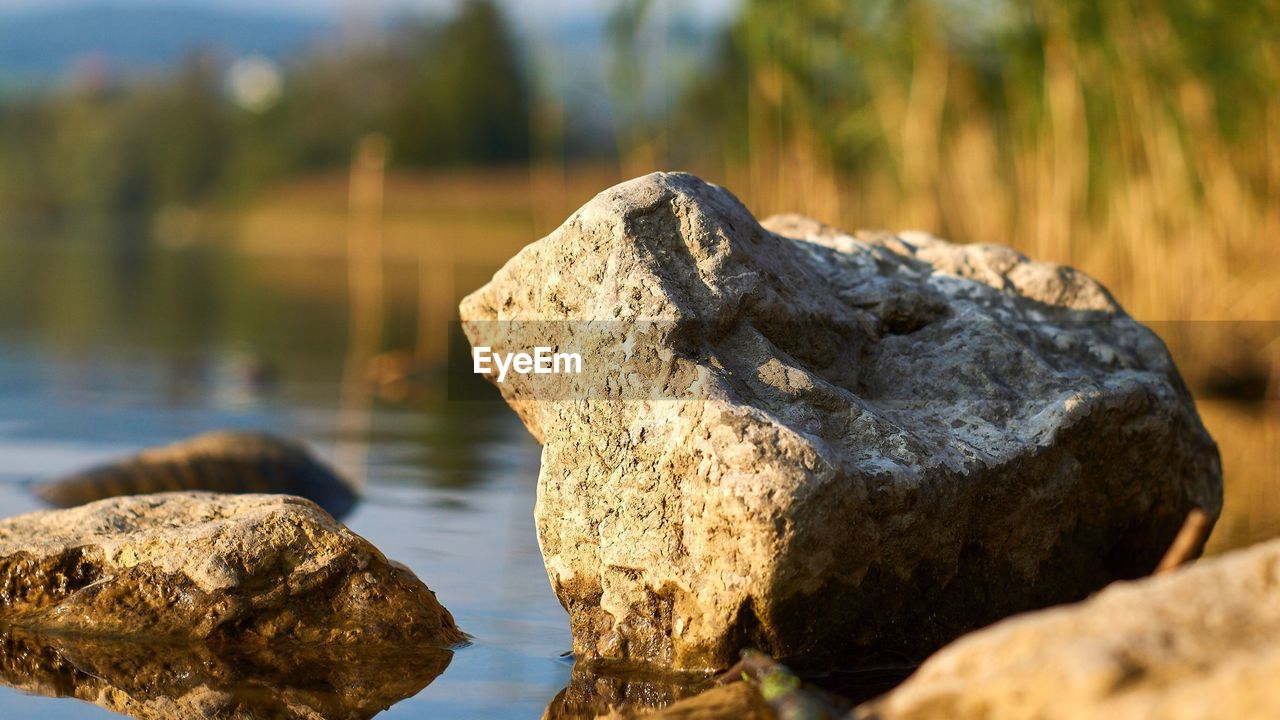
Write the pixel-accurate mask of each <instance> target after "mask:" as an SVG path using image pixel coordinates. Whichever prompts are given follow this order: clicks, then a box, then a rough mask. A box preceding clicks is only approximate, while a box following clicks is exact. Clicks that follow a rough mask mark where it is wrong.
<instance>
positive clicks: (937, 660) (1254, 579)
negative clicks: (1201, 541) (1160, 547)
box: [857, 541, 1280, 720]
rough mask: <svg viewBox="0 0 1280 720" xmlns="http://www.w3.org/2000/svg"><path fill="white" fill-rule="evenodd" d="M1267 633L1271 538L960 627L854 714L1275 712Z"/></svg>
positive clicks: (1274, 566)
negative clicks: (1056, 603) (983, 625)
mask: <svg viewBox="0 0 1280 720" xmlns="http://www.w3.org/2000/svg"><path fill="white" fill-rule="evenodd" d="M1277 637H1280V541H1272V542H1270V543H1267V544H1264V545H1260V546H1257V547H1254V548H1250V549H1248V550H1243V551H1239V552H1235V553H1232V554H1230V555H1227V556H1224V557H1221V558H1214V559H1212V560H1203V561H1201V562H1199V563H1197V564H1196V565H1194V566H1192V567H1190V568H1187V569H1184V570H1180V571H1178V572H1175V573H1171V574H1168V575H1163V576H1160V577H1156V578H1151V579H1148V580H1141V581H1138V582H1132V583H1117V584H1116V585H1113V586H1111V587H1109V588H1107V589H1106V590H1104V591H1102V592H1101V593H1099V594H1098V595H1097V596H1096V597H1094V598H1092V599H1090V600H1089V601H1087V602H1084V603H1080V604H1078V605H1072V606H1069V607H1063V608H1054V609H1050V610H1043V611H1040V612H1035V613H1030V614H1027V615H1022V616H1019V617H1015V618H1010V619H1008V620H1005V621H1004V622H1001V623H999V624H997V625H994V626H992V627H990V628H987V629H985V630H981V631H979V632H976V633H973V634H972V635H968V636H966V637H964V638H961V639H960V640H958V641H956V642H955V643H953V644H951V645H949V646H948V647H946V648H944V649H942V650H941V651H939V652H938V653H937V654H936V655H934V656H933V657H931V658H930V659H929V660H928V661H927V662H925V663H924V665H922V666H921V667H920V669H919V670H918V671H917V672H916V674H915V675H914V676H912V677H911V679H909V680H907V682H906V683H904V684H903V685H902V686H901V687H899V688H898V689H897V690H895V691H893V692H891V693H889V694H888V695H887V696H885V697H884V698H882V699H880V700H877V701H875V702H872V703H869V704H867V705H864V706H863V707H861V708H860V709H859V712H858V713H857V716H858V717H859V718H865V719H871V718H875V719H876V720H925V719H926V718H940V717H941V718H956V719H957V720H965V719H966V718H975V719H976V718H983V720H1002V719H1003V718H1031V717H1034V718H1042V719H1043V720H1055V719H1056V718H1063V719H1064V720H1065V719H1067V718H1116V719H1117V720H1127V719H1129V718H1133V719H1135V720H1136V719H1137V718H1162V719H1167V720H1178V719H1180V718H1188V719H1189V718H1274V717H1280V686H1277V685H1276V678H1280V644H1277V643H1276V638H1277Z"/></svg>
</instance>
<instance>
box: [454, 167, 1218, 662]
mask: <svg viewBox="0 0 1280 720" xmlns="http://www.w3.org/2000/svg"><path fill="white" fill-rule="evenodd" d="M461 311H462V318H463V322H464V328H465V330H466V332H467V334H468V337H469V339H470V340H471V342H472V345H473V346H487V347H490V348H492V351H493V352H517V351H519V352H530V351H531V350H532V349H533V348H535V347H538V346H547V347H552V348H556V349H557V350H558V351H562V352H569V351H572V352H577V353H580V354H581V356H582V358H583V369H582V373H581V374H577V375H571V374H565V375H539V374H527V375H521V374H516V373H511V374H509V375H508V377H507V378H506V379H505V382H502V383H499V384H498V387H499V388H500V389H501V391H502V393H503V395H504V397H505V399H506V400H507V402H508V403H509V404H510V405H511V406H512V407H513V408H514V409H515V410H516V412H517V413H519V415H520V417H521V418H522V419H523V420H524V422H525V424H526V426H527V427H528V428H529V430H530V431H531V432H532V433H533V434H534V435H535V436H536V437H537V438H538V439H539V440H540V441H541V442H542V443H543V444H544V449H543V455H542V469H541V474H540V478H539V491H538V502H537V508H536V518H537V527H538V533H539V539H540V543H541V548H542V552H543V556H544V560H545V562H546V566H547V570H548V573H549V575H550V578H551V582H552V585H553V586H554V588H555V591H556V593H557V595H558V596H559V598H560V600H561V602H562V603H563V604H564V606H565V607H566V609H567V610H568V612H569V615H570V620H571V625H572V629H573V635H574V650H575V653H576V654H577V655H578V657H579V658H582V659H585V660H588V661H594V660H601V659H610V660H620V661H633V662H640V663H646V664H652V665H657V666H662V667H666V668H675V669H689V670H705V669H710V668H723V667H726V666H728V665H729V664H731V663H732V662H733V661H734V660H735V659H736V657H737V653H738V650H739V649H741V648H744V647H756V648H759V649H761V650H763V651H765V652H767V653H769V654H771V655H772V656H774V657H776V658H778V659H779V660H781V661H783V662H786V663H788V664H790V665H792V666H793V667H796V668H797V669H798V670H804V669H805V668H807V667H809V666H811V665H813V664H817V663H832V662H845V661H857V660H859V659H866V658H867V657H868V654H870V653H899V654H905V655H907V656H909V657H914V658H919V657H923V655H924V654H927V653H928V652H930V651H932V650H933V649H936V648H937V647H940V646H941V645H942V644H944V643H945V642H947V641H949V640H952V639H954V638H955V637H957V636H959V635H960V634H962V633H964V632H966V631H968V630H972V629H974V628H977V627H981V626H984V625H987V624H989V623H991V622H993V621H995V620H998V619H1000V618H1003V617H1006V616H1008V615H1011V614H1014V613H1016V612H1020V611H1024V610H1028V609H1032V608H1038V607H1043V606H1046V605H1050V604H1054V603H1060V602H1066V601H1073V600H1079V599H1082V598H1083V597H1085V596H1086V595H1087V594H1088V593H1090V592H1092V591H1094V590H1097V589H1099V588H1101V587H1102V586H1104V585H1106V584H1107V583H1109V582H1111V581H1113V580H1115V579H1117V578H1129V577H1136V576H1139V575H1142V574H1145V573H1147V572H1149V571H1150V570H1151V569H1152V568H1153V567H1155V565H1156V564H1157V562H1158V561H1159V559H1160V557H1161V554H1162V553H1163V552H1164V550H1165V549H1166V547H1167V546H1168V545H1169V542H1170V540H1171V539H1172V538H1173V537H1174V535H1175V533H1176V532H1177V530H1178V528H1179V526H1180V525H1181V523H1182V521H1183V519H1184V518H1185V517H1186V515H1187V513H1188V512H1189V511H1190V510H1191V509H1192V508H1195V507H1201V508H1204V509H1205V510H1206V512H1207V513H1208V514H1209V516H1210V517H1212V518H1216V517H1217V514H1218V512H1219V510H1220V506H1221V493H1222V481H1221V471H1220V467H1219V461H1218V453H1217V448H1216V446H1215V444H1214V443H1213V441H1212V440H1211V439H1210V438H1209V436H1208V434H1207V433H1206V432H1205V430H1204V427H1203V426H1202V424H1201V423H1200V420H1199V417H1198V416H1197V414H1196V410H1195V407H1194V404H1193V402H1192V400H1191V397H1190V395H1189V394H1188V392H1187V390H1186V388H1185V386H1184V384H1183V382H1182V380H1181V379H1180V378H1179V376H1178V373H1177V370H1176V368H1175V367H1174V365H1173V363H1172V361H1171V359H1170V357H1169V355H1168V353H1167V352H1166V350H1165V348H1164V346H1163V344H1162V343H1161V342H1160V340H1159V339H1158V338H1157V337H1156V336H1155V335H1154V334H1153V333H1151V332H1150V331H1148V330H1147V329H1145V328H1144V327H1142V326H1141V325H1140V324H1138V323H1137V322H1135V321H1134V320H1132V319H1131V318H1130V317H1128V316H1127V315H1126V314H1125V313H1124V312H1123V311H1122V310H1121V309H1120V307H1119V306H1118V305H1117V304H1116V303H1115V301H1114V300H1112V298H1111V297H1110V296H1109V295H1108V294H1107V292H1106V290H1104V289H1103V288H1102V287H1101V286H1100V285H1099V284H1098V283H1097V282H1095V281H1094V280H1092V279H1090V278H1088V277H1087V276H1085V275H1083V274H1081V273H1079V272H1077V271H1075V270H1072V269H1070V268H1066V267H1061V266H1057V265H1052V264H1047V263H1042V262H1035V261H1031V260H1028V259H1027V258H1025V257H1023V256H1022V255H1019V254H1018V253H1017V252H1015V251H1013V250H1011V249H1008V248H1005V247H998V246H989V245H984V246H959V245H952V244H950V243H947V242H944V241H941V240H937V239H935V238H932V237H929V236H927V235H922V234H900V235H892V234H883V233H876V234H859V235H856V236H851V235H846V234H843V233H840V232H837V231H835V230H832V229H831V228H828V227H825V226H823V225H820V224H819V223H817V222H814V221H811V220H806V219H803V218H798V217H780V218H775V219H773V220H770V221H766V223H765V225H764V226H763V227H762V226H761V225H760V224H758V223H757V222H756V220H755V219H754V218H753V217H752V216H751V215H750V214H749V213H748V212H747V210H746V209H745V208H743V206H742V205H741V204H740V203H739V202H738V201H737V200H736V199H735V198H734V197H733V196H732V195H731V194H729V193H728V192H727V191H725V190H723V189H721V188H718V187H715V186H713V185H709V184H706V183H704V182H702V181H700V180H698V179H697V178H695V177H693V176H691V175H685V174H654V175H649V176H646V177H643V178H639V179H637V180H633V181H630V182H627V183H624V184H622V185H619V186H617V187H615V188H613V189H610V190H608V191H606V192H604V193H601V194H600V195H599V196H597V197H596V198H595V199H594V200H592V201H591V202H590V203H588V204H587V205H586V206H585V207H583V208H582V209H581V210H579V211H578V212H576V213H575V214H574V215H573V216H572V217H570V218H569V219H568V220H567V221H566V222H565V224H564V225H562V226H561V227H560V228H559V229H557V230H556V231H555V232H553V233H552V234H551V235H550V236H548V237H547V238H545V239H543V240H541V241H539V242H536V243H534V244H532V245H530V246H529V247H527V248H525V249H524V250H522V251H521V252H520V253H519V254H518V255H517V256H516V257H515V258H514V259H512V260H511V261H510V262H508V263H507V265H506V266H505V267H504V268H503V269H502V270H501V271H499V272H498V273H497V275H495V277H494V278H493V280H492V281H491V282H490V283H489V284H488V285H486V286H485V287H483V288H481V289H480V290H479V291H477V292H475V293H474V294H472V295H471V296H469V297H468V298H466V299H465V300H464V301H463V303H462V308H461ZM898 657H901V655H898Z"/></svg>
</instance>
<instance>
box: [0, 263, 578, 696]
mask: <svg viewBox="0 0 1280 720" xmlns="http://www.w3.org/2000/svg"><path fill="white" fill-rule="evenodd" d="M0 253H2V254H0V273H2V276H0V306H2V307H3V309H2V310H0V316H2V317H3V326H2V327H0V457H2V458H3V459H4V461H3V463H0V515H3V516H9V515H14V514H18V513H22V512H27V511H30V510H36V509H40V508H41V504H40V502H39V501H38V500H36V499H35V498H34V497H33V496H32V494H31V493H30V492H29V488H28V486H29V485H30V483H32V482H34V481H36V480H39V479H42V478H47V477H50V476H55V475H58V474H59V473H63V472H67V471H71V470H75V469H77V468H82V467H84V466H87V465H92V464H94V463H97V462H100V461H103V460H106V459H109V458H114V457H117V456H119V455H122V454H128V453H132V452H134V451H136V450H138V449H139V448H142V447H146V446H150V445H156V444H161V443H166V442H170V441H173V440H178V439H181V438H184V437H187V436H189V435H192V434H195V433H199V432H202V431H205V430H210V429H215V428H258V429H268V430H271V431H273V432H278V433H281V434H284V435H288V436H293V437H298V438H302V439H304V440H306V441H308V442H309V443H310V444H312V446H313V447H314V448H315V449H316V450H317V452H318V453H319V454H320V455H322V456H324V457H326V458H327V459H329V460H332V461H336V462H338V463H339V464H340V465H341V466H343V468H344V470H346V471H347V472H348V473H349V474H352V475H356V476H363V478H364V481H365V483H366V487H365V497H364V500H363V502H362V503H361V504H360V505H358V506H357V508H356V509H355V510H354V511H353V512H352V513H351V514H350V515H348V516H347V517H346V518H345V522H346V523H347V525H349V526H350V527H351V528H352V529H353V530H354V531H355V532H357V533H359V534H360V535H362V536H364V537H365V538H367V539H369V540H370V541H371V542H372V543H373V544H374V545H376V546H377V547H378V548H379V549H381V550H382V551H383V552H384V553H386V555H387V556H388V557H390V558H393V559H396V560H399V561H401V562H404V563H406V564H407V565H409V566H410V567H411V568H413V570H414V571H415V572H416V573H417V574H418V575H419V576H420V577H421V578H422V579H423V580H424V581H425V582H426V583H427V584H428V585H429V586H431V588H432V589H433V590H435V591H436V593H437V595H438V597H439V599H440V600H441V602H442V603H443V604H444V605H445V606H446V607H448V608H449V609H450V610H451V611H452V612H453V614H454V616H455V617H456V619H457V621H458V623H459V625H460V626H461V627H462V628H463V629H465V630H466V631H467V632H468V633H470V634H471V635H472V636H473V637H474V643H473V644H472V645H471V646H470V647H467V648H464V649H462V650H460V651H458V652H456V653H455V655H454V657H453V659H452V661H451V662H450V664H449V666H448V669H447V671H446V672H445V673H443V674H442V675H441V676H440V677H438V678H436V679H435V681H434V682H432V683H431V684H430V685H429V686H428V687H427V688H425V689H424V690H423V691H422V692H420V693H418V694H417V695H416V696H414V697H412V698H409V699H406V700H404V701H402V702H400V703H397V704H396V705H394V706H393V707H392V708H390V709H389V710H387V711H386V712H385V713H384V714H382V715H379V717H387V718H420V717H450V718H452V717H458V718H464V717H486V718H490V717H491V718H529V717H538V716H540V715H541V714H542V712H543V711H544V709H545V708H546V706H547V704H548V703H549V702H550V701H551V700H552V699H553V698H554V696H555V695H556V694H557V693H558V692H560V690H562V689H563V688H564V687H565V685H566V683H567V682H568V680H569V676H570V670H571V663H570V662H569V661H567V660H566V659H563V658H561V657H560V656H561V654H562V653H564V652H566V651H567V650H569V648H570V638H569V631H568V626H567V622H566V618H565V613H564V610H563V609H562V608H561V607H560V605H559V603H558V602H557V601H556V599H555V596H554V595H553V594H552V592H551V588H550V585H549V584H548V582H547V577H546V573H545V571H544V569H543V567H542V560H541V557H540V555H539V552H538V546H537V540H536V538H535V535H534V529H533V517H532V509H533V503H534V492H535V481H536V479H537V473H538V458H539V448H538V446H537V445H536V444H535V443H534V442H533V441H532V440H531V439H530V438H529V436H528V434H527V433H525V431H524V429H523V427H522V426H521V425H520V423H519V421H518V420H517V419H516V417H515V416H514V414H512V413H510V412H509V411H507V410H506V409H505V407H504V406H502V405H501V404H500V403H494V402H474V401H471V402H449V401H448V400H447V399H445V398H439V397H437V398H434V399H432V398H425V399H420V400H418V401H416V402H412V403H407V404H389V403H385V402H381V401H379V400H378V399H376V398H368V397H367V394H366V395H365V397H363V398H360V401H359V402H357V403H356V407H354V408H353V407H351V406H350V403H349V402H348V400H349V397H350V396H349V395H348V396H347V397H344V394H343V393H342V391H341V385H342V379H343V373H342V368H343V363H344V342H345V322H344V318H345V305H344V303H345V298H344V297H343V293H342V292H341V290H342V286H341V284H340V280H341V275H337V276H336V277H335V278H334V279H333V282H334V283H337V284H338V292H336V293H332V292H331V293H327V294H326V293H318V294H316V295H315V296H306V295H298V294H290V293H287V292H281V291H280V290H279V288H278V286H273V285H272V283H271V282H265V283H258V282H256V281H255V280H254V279H253V278H256V277H259V275H256V274H255V272H256V271H258V270H262V268H260V267H259V268H256V269H255V268H252V267H250V265H252V264H255V263H257V264H262V263H263V262H265V261H262V260H260V259H258V260H247V259H243V260H240V261H236V260H233V259H228V258H226V257H223V256H218V255H216V254H210V253H207V252H205V251H203V250H157V251H155V252H148V253H146V254H140V253H139V252H133V251H127V250H125V251H121V250H119V249H117V251H115V252H106V251H103V250H102V249H101V248H97V247H94V246H91V245H87V244H84V243H80V242H78V241H74V240H64V239H50V238H39V239H24V238H6V239H5V240H4V241H3V245H2V246H0ZM279 262H280V263H282V264H287V263H293V262H297V261H296V260H294V259H280V260H279ZM321 272H324V270H323V268H322V269H321ZM266 275H267V276H268V277H269V276H270V272H269V269H268V271H267V272H266ZM239 308H244V311H243V313H242V312H241V311H240V310H239ZM393 332H394V329H393ZM250 354H251V355H253V356H254V358H255V359H254V360H252V361H250V360H246V359H245V358H246V357H247V356H248V355H250ZM250 362H257V363H263V362H270V363H272V364H273V365H274V367H275V368H276V372H277V373H278V375H279V378H280V379H279V382H278V383H277V386H276V387H275V388H274V389H272V390H271V391H270V392H259V391H257V389H256V388H255V387H254V386H253V384H252V383H249V382H246V381H245V379H244V376H245V374H246V371H245V369H244V366H245V364H246V363H250ZM0 717H4V718H27V717H31V718H34V717H40V718H44V719H45V720H53V719H55V718H67V719H72V718H75V719H82V718H96V717H115V715H114V714H113V713H110V712H108V711H106V710H102V709H99V708H97V707H95V706H93V705H90V704H87V703H84V702H80V701H78V700H74V699H55V698H46V697H37V696H32V695H27V694H25V693H23V692H21V691H18V690H15V689H11V688H8V687H4V686H0Z"/></svg>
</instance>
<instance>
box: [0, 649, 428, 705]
mask: <svg viewBox="0 0 1280 720" xmlns="http://www.w3.org/2000/svg"><path fill="white" fill-rule="evenodd" d="M451 657H452V652H451V651H450V650H447V649H443V648H438V647H434V646H431V645H417V644H406V645H401V646H396V647H395V648H387V647H385V646H384V647H377V646H375V647H368V648H366V647H361V646H356V645H349V644H348V645H323V646H316V645H312V646H306V647H298V646H295V645H292V644H289V645H287V646H285V647H282V648H278V649H277V648H271V647H263V648H254V649H251V650H243V649H239V648H233V647H226V646H219V647H210V646H209V645H206V644H205V643H187V644H181V645H175V644H172V643H150V642H145V641H144V642H139V641H138V640H137V639H136V638H135V639H133V640H131V641H128V642H122V641H116V640H100V639H99V640H90V639H85V638H71V637H60V636H41V635H38V634H29V633H24V632H21V631H14V630H5V631H0V682H3V683H4V684H7V685H10V686H12V687H15V688H18V689H19V690H22V691H24V692H28V693H33V694H37V695H47V696H51V697H72V698H77V699H79V700H83V701H85V702H90V703H93V704H95V705H99V706H101V707H104V708H107V709H108V710H111V711H113V712H118V713H122V714H125V715H129V716H131V717H135V718H142V719H143V720H190V719H191V718H222V719H224V720H240V719H243V720H259V719H260V718H278V719H280V720H293V719H295V718H296V719H298V720H303V719H305V720H316V719H317V718H328V719H333V720H337V719H339V718H341V719H342V720H363V719H365V718H371V717H373V716H375V715H377V714H378V713H380V712H382V710H384V709H385V708H386V707H388V706H390V705H391V704H393V703H395V702H397V701H399V700H402V699H404V698H407V697H410V696H413V695H416V694H418V692H420V691H421V690H422V688H424V687H426V686H427V685H428V684H430V683H431V681H432V680H434V679H435V678H436V677H437V676H439V675H440V673H441V672H443V671H444V669H445V668H446V667H448V665H449V661H450V659H451Z"/></svg>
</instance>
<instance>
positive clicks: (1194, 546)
mask: <svg viewBox="0 0 1280 720" xmlns="http://www.w3.org/2000/svg"><path fill="white" fill-rule="evenodd" d="M1212 525H1213V523H1212V522H1211V521H1210V520H1209V513H1207V512H1205V511H1204V510H1202V509H1200V508H1193V509H1192V510H1191V512H1189V513H1187V519H1186V520H1185V521H1183V523H1182V529H1181V530H1179V531H1178V535H1177V536H1176V537H1174V538H1173V544H1171V545H1170V546H1169V549H1168V550H1167V551H1165V554H1164V558H1162V559H1161V560H1160V564H1159V565H1157V566H1156V569H1155V572H1153V573H1152V575H1162V574H1164V573H1167V572H1169V571H1171V570H1176V569H1178V568H1180V567H1182V566H1183V565H1186V564H1187V563H1189V562H1191V561H1192V560H1194V559H1196V558H1197V557H1199V556H1200V552H1201V551H1202V550H1204V543H1205V540H1208V539H1209V528H1210V527H1211V526H1212Z"/></svg>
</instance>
